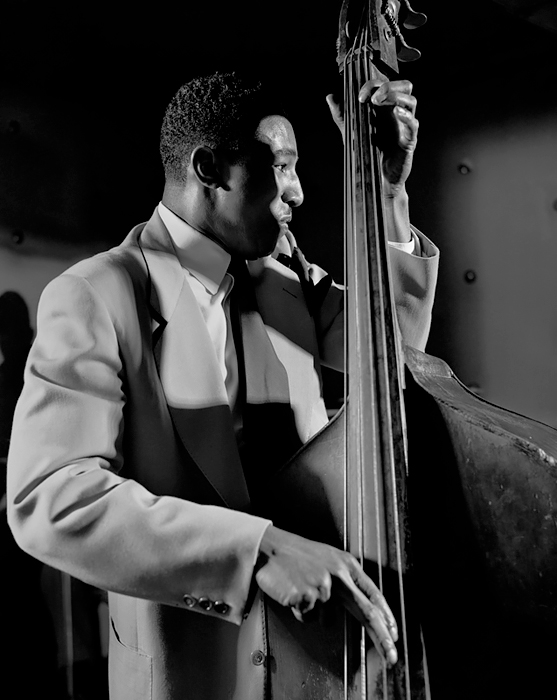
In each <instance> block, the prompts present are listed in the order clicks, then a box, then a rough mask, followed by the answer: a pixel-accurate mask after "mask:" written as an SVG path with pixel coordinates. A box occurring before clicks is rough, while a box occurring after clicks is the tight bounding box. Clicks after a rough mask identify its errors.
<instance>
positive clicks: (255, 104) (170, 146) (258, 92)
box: [160, 72, 285, 183]
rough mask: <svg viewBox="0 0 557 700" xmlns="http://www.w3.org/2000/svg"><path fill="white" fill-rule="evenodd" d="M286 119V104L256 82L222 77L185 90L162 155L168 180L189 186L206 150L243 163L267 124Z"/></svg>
mask: <svg viewBox="0 0 557 700" xmlns="http://www.w3.org/2000/svg"><path fill="white" fill-rule="evenodd" d="M271 114H281V115H285V111H284V109H283V106H282V104H280V102H279V100H277V99H276V98H275V97H274V96H273V95H272V93H271V92H270V90H269V89H268V88H267V87H266V86H264V85H263V83H262V82H261V81H260V80H259V79H258V78H255V77H251V76H247V75H241V74H239V73H237V72H231V73H222V72H217V73H213V74H211V75H207V76H202V77H199V78H195V79H194V80H191V81H190V82H188V83H186V84H184V85H182V87H181V88H180V89H179V90H178V92H177V93H176V94H175V95H174V97H173V98H172V100H171V101H170V104H169V105H168V107H167V108H166V112H165V115H164V119H163V122H162V128H161V137H160V154H161V158H162V164H163V167H164V173H165V177H166V179H167V180H170V181H175V182H180V183H185V182H186V177H187V170H188V163H189V159H190V156H191V153H192V151H193V150H194V149H195V148H196V147H197V146H200V145H204V146H209V147H210V148H215V149H223V150H225V151H226V152H227V153H228V154H229V155H231V156H232V157H233V158H237V159H240V158H241V154H242V151H243V150H244V149H245V147H246V145H247V144H248V143H249V141H250V140H251V139H252V138H253V136H254V134H255V132H256V130H257V126H258V124H259V122H260V121H261V119H262V118H263V117H265V116H269V115H271Z"/></svg>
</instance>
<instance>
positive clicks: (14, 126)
mask: <svg viewBox="0 0 557 700" xmlns="http://www.w3.org/2000/svg"><path fill="white" fill-rule="evenodd" d="M20 131H21V124H20V123H19V122H18V121H17V119H10V121H9V122H8V133H9V134H19V132H20Z"/></svg>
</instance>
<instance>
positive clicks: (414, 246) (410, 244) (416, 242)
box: [389, 230, 422, 257]
mask: <svg viewBox="0 0 557 700" xmlns="http://www.w3.org/2000/svg"><path fill="white" fill-rule="evenodd" d="M410 236H411V238H410V240H409V241H407V242H405V243H401V242H399V241H389V245H390V246H392V247H393V248H398V250H402V251H403V252H404V253H409V254H410V255H417V256H418V257H421V255H422V251H421V246H420V239H419V238H418V236H417V235H416V234H415V233H414V231H412V230H411V231H410Z"/></svg>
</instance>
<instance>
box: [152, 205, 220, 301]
mask: <svg viewBox="0 0 557 700" xmlns="http://www.w3.org/2000/svg"><path fill="white" fill-rule="evenodd" d="M158 212H159V215H160V217H161V219H162V220H163V223H164V225H165V226H166V228H167V229H168V233H169V234H170V237H171V238H172V242H173V243H174V246H175V247H176V254H177V256H178V260H179V261H180V264H181V265H182V267H185V268H186V270H188V271H189V272H190V273H191V274H192V275H193V276H194V277H195V278H196V279H198V280H199V281H200V282H201V284H202V285H203V286H204V287H205V289H206V290H207V291H208V292H209V293H210V294H216V293H217V291H218V289H219V287H220V285H221V283H222V280H223V279H224V276H225V274H226V271H227V269H228V265H229V264H230V253H227V252H226V250H224V248H221V246H220V245H219V244H218V243H215V241H212V240H211V239H210V238H208V237H207V236H204V235H203V234H202V233H201V232H200V231H197V230H196V229H194V228H193V227H192V226H190V225H189V224H187V223H186V222H185V221H184V220H183V219H180V217H178V216H176V214H174V212H172V211H170V209H169V208H168V207H166V206H165V205H164V204H163V203H162V202H160V203H159V206H158Z"/></svg>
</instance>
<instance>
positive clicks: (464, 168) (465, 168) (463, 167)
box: [457, 161, 472, 175]
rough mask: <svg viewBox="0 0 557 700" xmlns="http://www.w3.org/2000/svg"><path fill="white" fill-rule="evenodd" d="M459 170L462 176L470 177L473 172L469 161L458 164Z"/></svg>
mask: <svg viewBox="0 0 557 700" xmlns="http://www.w3.org/2000/svg"><path fill="white" fill-rule="evenodd" d="M457 169H458V172H459V173H460V174H461V175H468V173H471V172H472V164H471V163H469V162H467V161H462V163H459V164H458V166H457Z"/></svg>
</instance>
